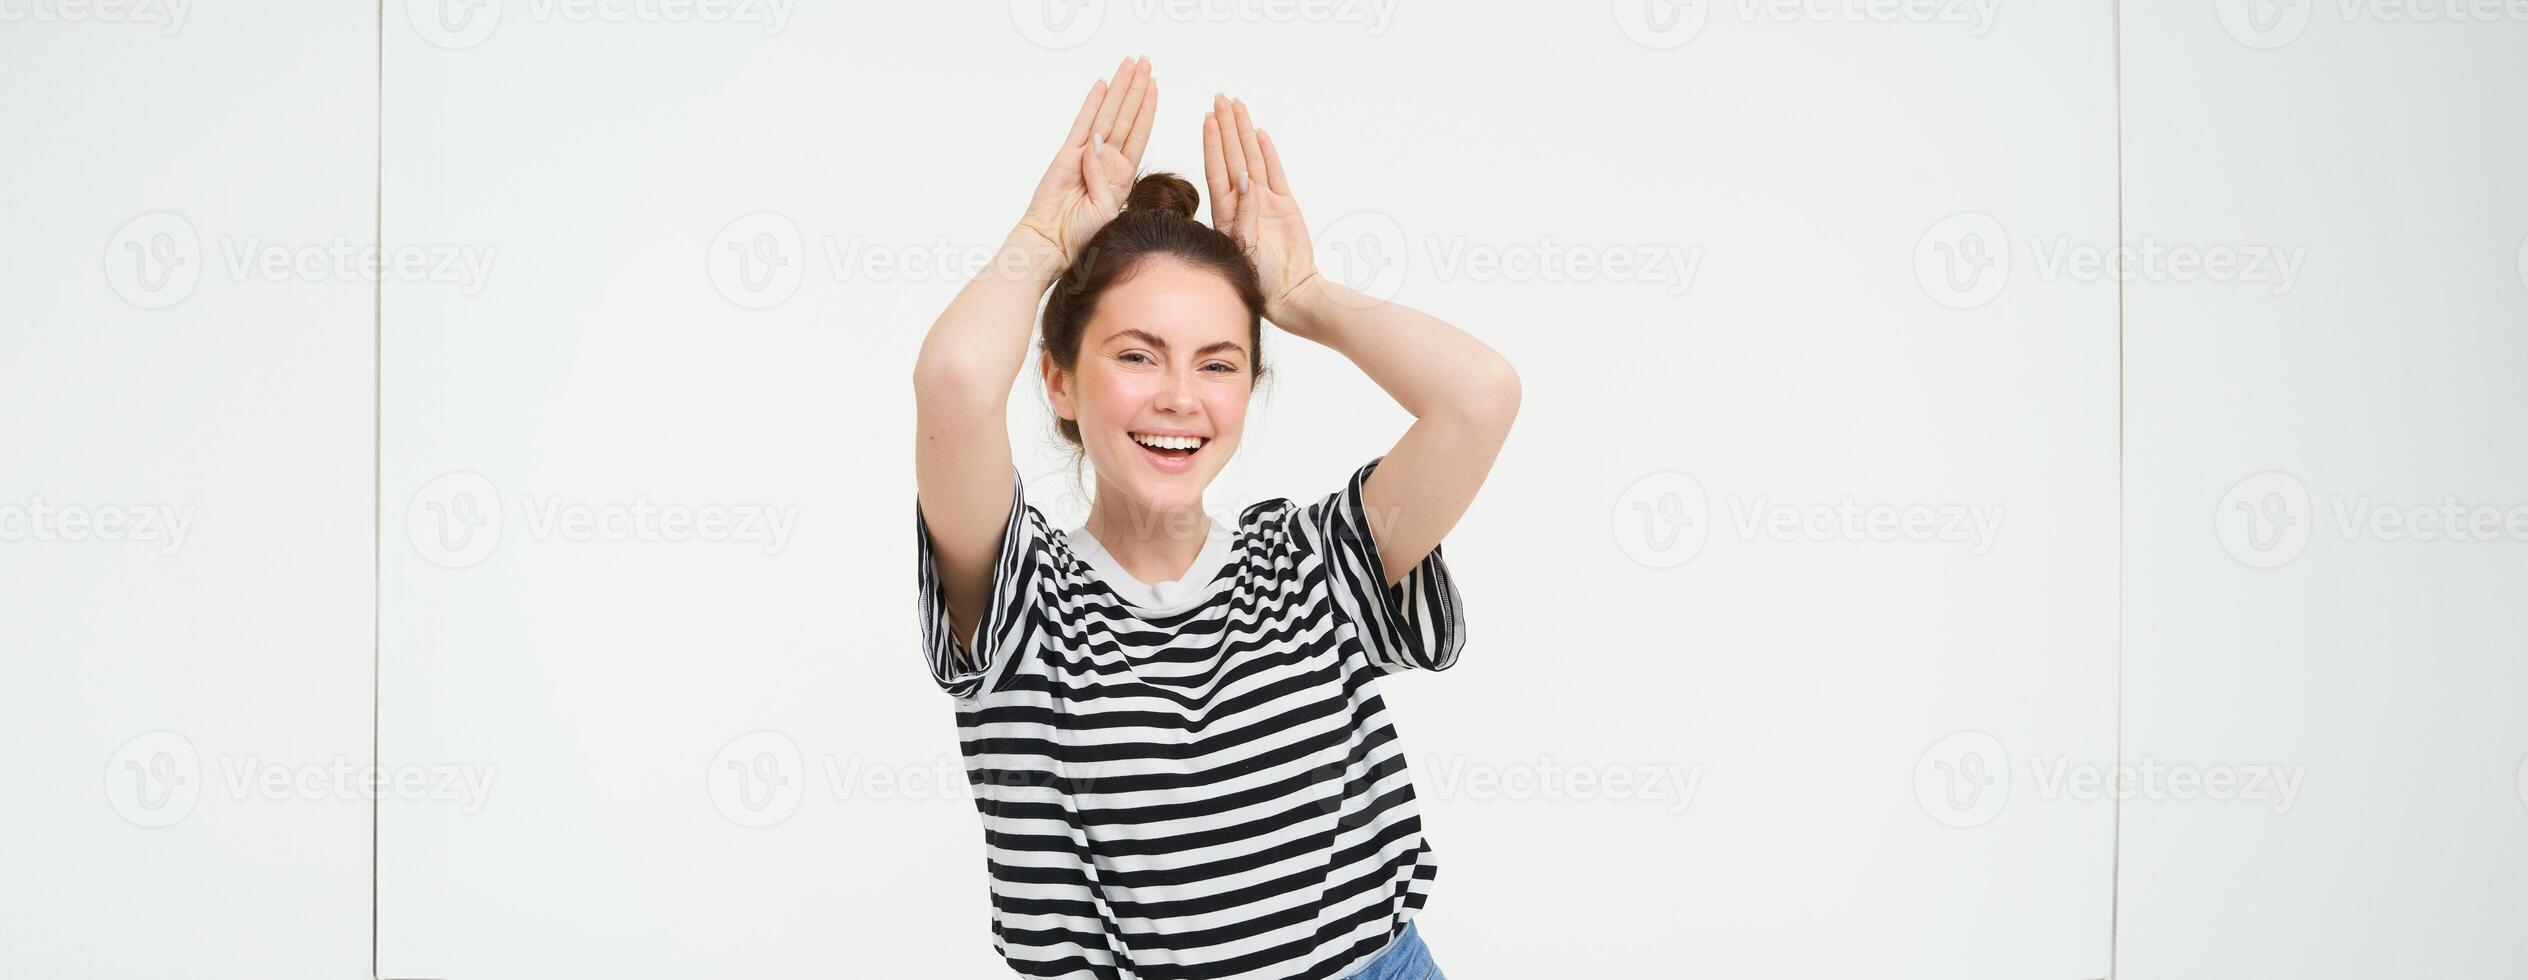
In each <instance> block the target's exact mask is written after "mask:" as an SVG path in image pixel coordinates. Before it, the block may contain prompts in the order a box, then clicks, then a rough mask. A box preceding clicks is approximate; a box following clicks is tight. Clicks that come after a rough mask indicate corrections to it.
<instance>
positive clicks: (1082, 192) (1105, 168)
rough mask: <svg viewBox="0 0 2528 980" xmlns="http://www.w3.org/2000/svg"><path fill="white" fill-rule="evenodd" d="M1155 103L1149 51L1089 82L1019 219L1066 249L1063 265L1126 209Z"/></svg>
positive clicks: (1026, 228)
mask: <svg viewBox="0 0 2528 980" xmlns="http://www.w3.org/2000/svg"><path fill="white" fill-rule="evenodd" d="M1158 106H1159V85H1158V82H1157V81H1156V80H1154V79H1152V78H1151V77H1150V59H1148V58H1139V59H1135V58H1125V59H1124V61H1123V64H1121V65H1118V66H1116V68H1115V78H1114V81H1113V82H1112V83H1111V84H1110V83H1107V82H1102V81H1101V82H1098V83H1097V84H1095V85H1092V86H1089V90H1088V101H1087V102H1085V103H1082V104H1081V105H1080V114H1079V117H1078V118H1076V119H1073V120H1072V121H1071V135H1070V136H1068V137H1066V138H1064V139H1063V141H1062V149H1061V150H1059V151H1057V152H1055V153H1054V155H1053V165H1052V166H1049V167H1046V168H1045V176H1044V179H1043V180H1040V181H1037V182H1036V196H1035V198H1034V199H1033V200H1030V201H1028V202H1027V214H1026V216H1025V217H1022V218H1020V219H1018V227H1019V229H1020V230H1022V231H1026V232H1029V233H1032V234H1034V235H1035V236H1036V237H1038V238H1041V239H1043V240H1044V241H1045V244H1047V245H1050V246H1052V247H1053V248H1054V249H1055V250H1057V251H1059V252H1060V253H1061V255H1062V264H1063V265H1064V266H1065V267H1068V266H1069V265H1070V264H1071V263H1072V262H1073V261H1074V260H1076V259H1078V258H1079V254H1080V249H1082V248H1084V247H1086V246H1087V244H1088V240H1089V238H1090V236H1093V235H1095V234H1097V230H1098V229H1100V228H1103V227H1106V223H1107V222H1109V221H1113V220H1115V215H1116V214H1118V213H1121V212H1122V211H1123V207H1124V198H1125V197H1126V196H1128V195H1129V194H1130V193H1131V192H1132V180H1133V174H1134V173H1135V172H1137V171H1138V170H1139V169H1140V167H1141V151H1142V149H1143V148H1144V147H1147V146H1148V145H1149V143H1150V118H1151V117H1152V116H1153V115H1155V114H1157V112H1158Z"/></svg>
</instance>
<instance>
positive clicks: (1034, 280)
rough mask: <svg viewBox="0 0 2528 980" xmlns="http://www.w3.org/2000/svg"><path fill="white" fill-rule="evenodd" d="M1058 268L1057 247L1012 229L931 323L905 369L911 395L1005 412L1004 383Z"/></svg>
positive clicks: (1019, 362) (1018, 367)
mask: <svg viewBox="0 0 2528 980" xmlns="http://www.w3.org/2000/svg"><path fill="white" fill-rule="evenodd" d="M1061 272H1062V253H1061V250H1060V249H1058V248H1056V247H1055V246H1054V245H1053V243H1052V242H1050V241H1047V240H1046V239H1045V238H1044V237H1043V236H1041V235H1038V234H1036V233H1034V232H1031V231H1029V230H1027V229H1026V228H1025V227H1020V228H1015V229H1012V230H1011V231H1010V233H1009V236H1008V237H1007V238H1006V239H1005V240H1004V241H1003V242H1002V243H1001V248H1000V251H999V252H997V253H995V254H994V255H993V257H992V261H991V262H990V263H988V264H986V265H985V266H984V268H983V269H982V270H981V271H979V272H976V273H975V275H974V278H973V279H971V280H968V281H967V282H966V285H965V288H964V289H961V290H958V291H957V297H956V298H955V299H953V300H950V301H949V303H948V308H947V309H946V310H944V311H942V312H941V313H940V314H939V319H938V320H936V321H933V322H932V323H931V327H930V334H929V336H927V337H925V338H924V339H923V340H922V351H921V355H920V357H919V358H918V359H917V360H916V362H915V364H914V369H913V371H914V387H915V391H916V393H917V395H918V396H919V397H920V398H922V399H923V400H925V401H926V402H929V403H931V404H934V405H939V404H947V403H956V402H962V403H964V404H966V405H968V406H970V407H971V408H973V409H975V410H978V411H981V410H1001V409H1006V408H1007V407H1008V401H1009V392H1010V387H1011V383H1012V382H1014V381H1015V380H1017V378H1018V374H1019V372H1020V371H1022V370H1024V369H1025V368H1026V365H1027V338H1028V334H1029V332H1030V331H1031V330H1032V329H1033V328H1034V325H1035V322H1036V305H1037V304H1038V303H1039V302H1041V301H1042V300H1043V299H1044V295H1045V288H1046V287H1048V286H1050V285H1052V284H1053V280H1054V277H1056V276H1058V275H1060V274H1061Z"/></svg>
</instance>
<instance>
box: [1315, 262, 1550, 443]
mask: <svg viewBox="0 0 2528 980" xmlns="http://www.w3.org/2000/svg"><path fill="white" fill-rule="evenodd" d="M1285 307H1286V308H1285V309H1284V310H1283V311H1282V316H1281V317H1279V318H1276V321H1277V322H1283V321H1285V320H1286V321H1287V322H1284V323H1283V326H1284V328H1285V329H1288V330H1290V331H1291V332H1292V333H1295V334H1298V335H1300V336H1303V337H1307V338H1309V339H1311V340H1315V341H1317V342H1318V343H1321V344H1324V345H1326V346H1328V347H1331V348H1334V349H1335V351H1337V352H1338V353H1341V354H1342V355H1343V356H1344V357H1347V358H1350V359H1351V361H1352V363H1353V364H1354V365H1356V366H1358V367H1359V368H1360V369H1361V372H1362V373H1364V374H1367V375H1369V378H1370V380H1371V381H1375V382H1377V383H1378V387H1379V388H1381V389H1384V390H1385V391H1386V392H1387V395H1388V397H1391V398H1394V399H1395V400H1396V404H1398V405H1401V406H1403V407H1404V410H1405V411H1406V412H1409V413H1412V415H1413V417H1414V418H1417V419H1427V418H1433V417H1435V416H1436V417H1442V418H1456V419H1466V420H1470V421H1477V422H1482V423H1486V424H1494V423H1497V424H1500V425H1502V426H1507V425H1508V423H1509V421H1510V417H1511V416H1514V415H1516V414H1517V412H1518V403H1519V380H1518V372H1517V371H1515V370H1513V369H1512V368H1511V367H1510V362H1509V361H1508V359H1506V358H1503V357H1502V356H1501V355H1500V353H1499V352H1497V351H1494V350H1493V349H1492V348H1491V347H1489V346H1486V345H1485V344H1484V342H1483V341H1480V340H1476V339H1475V338H1474V336H1473V335H1472V334H1469V333H1467V332H1465V331H1463V330H1459V329H1457V328H1456V327H1454V326H1450V325H1449V324H1448V323H1447V322H1446V321H1443V320H1441V319H1439V318H1438V317H1434V316H1431V315H1430V314H1427V313H1424V312H1422V311H1420V310H1416V309H1413V308H1411V307H1408V306H1404V305H1401V304H1397V303H1389V302H1385V301H1382V300H1378V299H1375V298H1373V297H1370V296H1367V295H1364V294H1362V293H1361V292H1359V291H1357V290H1354V289H1351V288H1349V287H1346V286H1344V285H1342V284H1340V283H1336V282H1331V281H1329V280H1327V279H1326V278H1325V277H1324V276H1317V277H1315V278H1312V279H1310V280H1308V281H1307V282H1306V283H1304V284H1302V285H1301V287H1300V288H1299V289H1298V290H1295V291H1294V293H1293V295H1292V296H1291V297H1290V301H1289V302H1288V303H1286V304H1285Z"/></svg>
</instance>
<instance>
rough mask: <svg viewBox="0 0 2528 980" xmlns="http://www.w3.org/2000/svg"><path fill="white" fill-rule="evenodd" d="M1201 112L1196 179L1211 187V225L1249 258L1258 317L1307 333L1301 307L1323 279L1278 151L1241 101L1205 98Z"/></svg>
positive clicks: (1285, 328)
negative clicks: (1259, 294)
mask: <svg viewBox="0 0 2528 980" xmlns="http://www.w3.org/2000/svg"><path fill="white" fill-rule="evenodd" d="M1211 106H1212V108H1211V111H1210V112H1207V113H1204V114H1203V176H1204V177H1205V178H1206V180H1207V181H1208V182H1209V183H1210V184H1211V225H1212V227H1214V228H1218V229H1220V230H1222V231H1225V232H1228V233H1229V236H1230V237H1232V238H1235V239H1237V241H1238V244H1239V245H1241V246H1244V247H1245V248H1246V251H1247V256H1248V258H1249V259H1251V260H1253V261H1254V262H1255V272H1256V279H1257V281H1258V284H1259V285H1261V286H1262V287H1263V290H1264V318H1265V319H1267V320H1271V321H1273V324H1274V325H1275V326H1278V327H1280V328H1282V329H1284V330H1288V331H1290V332H1292V333H1294V334H1298V335H1300V336H1303V337H1304V336H1308V334H1307V333H1306V329H1307V327H1306V326H1305V321H1306V320H1307V318H1306V317H1304V316H1301V315H1300V312H1301V311H1300V308H1299V307H1300V304H1301V303H1303V302H1304V300H1305V299H1306V297H1307V296H1308V294H1309V293H1310V292H1312V291H1313V290H1315V289H1316V288H1317V287H1318V286H1319V285H1320V284H1321V283H1322V280H1320V279H1318V277H1317V260H1316V254H1315V252H1314V251H1313V250H1312V249H1311V247H1310V244H1309V241H1308V223H1307V222H1306V221H1305V220H1303V219H1301V218H1300V216H1299V200H1298V199H1297V198H1294V197H1292V196H1291V195H1290V179H1289V178H1288V177H1287V176H1284V175H1283V173H1282V157H1281V152H1280V151H1279V150H1277V149H1275V148H1274V146H1273V138H1272V137H1271V136H1268V135H1266V134H1265V133H1264V131H1263V130H1260V129H1257V128H1255V120H1254V119H1253V118H1252V117H1250V116H1248V115H1247V111H1246V103H1244V102H1240V101H1237V100H1234V99H1231V98H1229V97H1227V96H1223V95H1213V96H1212V97H1211Z"/></svg>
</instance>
